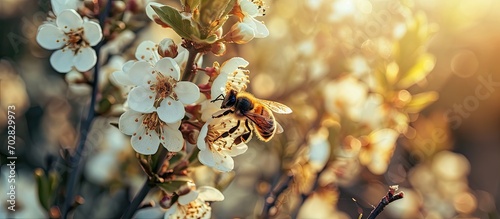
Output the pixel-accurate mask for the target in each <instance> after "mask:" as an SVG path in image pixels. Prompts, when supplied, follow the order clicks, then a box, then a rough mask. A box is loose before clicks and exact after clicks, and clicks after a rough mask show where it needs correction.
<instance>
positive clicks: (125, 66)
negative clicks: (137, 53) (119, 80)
mask: <svg viewBox="0 0 500 219" xmlns="http://www.w3.org/2000/svg"><path fill="white" fill-rule="evenodd" d="M135 62H136V61H134V60H129V61H127V62H125V64H123V66H122V71H123V72H128V71H129V70H130V68H132V66H133V65H134V63H135Z"/></svg>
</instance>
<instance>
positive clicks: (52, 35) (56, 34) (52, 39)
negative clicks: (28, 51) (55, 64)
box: [36, 24, 67, 49]
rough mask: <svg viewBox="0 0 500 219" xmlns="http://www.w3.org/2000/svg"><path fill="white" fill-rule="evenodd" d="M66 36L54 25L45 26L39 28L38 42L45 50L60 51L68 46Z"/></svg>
mask: <svg viewBox="0 0 500 219" xmlns="http://www.w3.org/2000/svg"><path fill="white" fill-rule="evenodd" d="M64 39H67V37H66V35H65V34H64V32H63V31H62V30H60V29H59V28H58V27H57V26H55V25H53V24H43V25H41V26H40V27H39V28H38V34H37V35H36V41H37V42H38V44H40V46H41V47H43V48H45V49H59V48H62V47H63V46H64V44H66V41H65V40H64Z"/></svg>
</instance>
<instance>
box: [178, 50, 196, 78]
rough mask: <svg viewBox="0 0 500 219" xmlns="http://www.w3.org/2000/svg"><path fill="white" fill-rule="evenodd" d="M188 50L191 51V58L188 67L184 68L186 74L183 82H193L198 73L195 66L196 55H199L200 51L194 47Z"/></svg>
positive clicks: (183, 75)
mask: <svg viewBox="0 0 500 219" xmlns="http://www.w3.org/2000/svg"><path fill="white" fill-rule="evenodd" d="M187 50H188V51H189V56H188V60H187V62H186V67H185V68H184V73H183V74H182V81H192V80H193V79H194V76H195V72H196V70H195V69H194V68H193V65H194V61H195V59H196V55H198V51H197V50H196V49H195V48H194V47H193V46H192V45H191V46H188V48H187Z"/></svg>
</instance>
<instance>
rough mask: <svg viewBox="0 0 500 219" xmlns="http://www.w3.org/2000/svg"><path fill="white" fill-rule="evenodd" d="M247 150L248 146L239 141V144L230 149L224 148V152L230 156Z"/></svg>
mask: <svg viewBox="0 0 500 219" xmlns="http://www.w3.org/2000/svg"><path fill="white" fill-rule="evenodd" d="M247 150H248V146H247V145H246V144H245V143H241V144H239V145H236V146H234V147H233V148H231V150H225V151H224V154H227V155H229V156H231V157H235V156H238V155H240V154H243V153H245V152H246V151H247Z"/></svg>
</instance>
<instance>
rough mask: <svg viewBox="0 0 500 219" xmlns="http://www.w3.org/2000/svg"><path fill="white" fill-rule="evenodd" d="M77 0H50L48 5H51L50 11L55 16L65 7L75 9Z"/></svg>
mask: <svg viewBox="0 0 500 219" xmlns="http://www.w3.org/2000/svg"><path fill="white" fill-rule="evenodd" d="M78 3H79V1H78V0H51V1H50V5H51V6H52V11H53V12H54V14H55V15H56V16H57V15H59V13H61V11H63V10H65V9H73V10H76V9H77V8H78Z"/></svg>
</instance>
